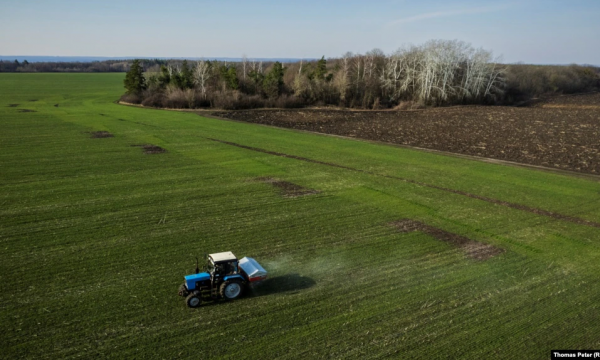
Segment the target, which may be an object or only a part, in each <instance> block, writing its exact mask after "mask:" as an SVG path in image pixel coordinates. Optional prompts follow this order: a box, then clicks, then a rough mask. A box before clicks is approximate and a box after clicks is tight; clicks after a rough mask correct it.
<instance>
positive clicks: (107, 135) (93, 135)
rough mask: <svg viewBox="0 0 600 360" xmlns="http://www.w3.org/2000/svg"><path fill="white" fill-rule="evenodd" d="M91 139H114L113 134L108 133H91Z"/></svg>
mask: <svg viewBox="0 0 600 360" xmlns="http://www.w3.org/2000/svg"><path fill="white" fill-rule="evenodd" d="M90 136H91V138H92V139H103V138H111V137H114V135H113V134H111V133H109V132H108V131H92V132H91V133H90Z"/></svg>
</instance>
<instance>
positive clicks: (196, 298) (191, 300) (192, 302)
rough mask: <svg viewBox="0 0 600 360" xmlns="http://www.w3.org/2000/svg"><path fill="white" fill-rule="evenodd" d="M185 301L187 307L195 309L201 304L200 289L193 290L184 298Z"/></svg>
mask: <svg viewBox="0 0 600 360" xmlns="http://www.w3.org/2000/svg"><path fill="white" fill-rule="evenodd" d="M185 303H186V304H187V306H188V307H191V308H192V309H195V308H197V307H199V306H200V304H202V296H201V294H200V291H194V292H192V293H191V294H189V295H188V296H187V297H186V298H185Z"/></svg>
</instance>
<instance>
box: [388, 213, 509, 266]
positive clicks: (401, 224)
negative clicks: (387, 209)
mask: <svg viewBox="0 0 600 360" xmlns="http://www.w3.org/2000/svg"><path fill="white" fill-rule="evenodd" d="M390 225H392V226H393V227H395V228H396V229H398V231H400V232H404V233H408V232H414V231H420V232H424V233H426V234H428V235H430V236H432V237H434V238H436V239H438V240H440V241H444V242H447V243H450V244H452V245H454V246H456V247H458V248H460V249H461V250H463V251H464V252H465V254H466V255H467V256H469V257H471V258H473V259H476V260H487V259H489V258H491V257H494V256H496V255H499V254H501V253H503V252H504V250H503V249H500V248H497V247H495V246H493V245H490V244H484V243H480V242H478V241H474V240H471V239H469V238H466V237H464V236H461V235H457V234H453V233H451V232H448V231H445V230H442V229H438V228H436V227H433V226H429V225H427V224H424V223H422V222H420V221H415V220H410V219H403V220H399V221H395V222H393V223H391V224H390Z"/></svg>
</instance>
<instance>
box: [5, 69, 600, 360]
mask: <svg viewBox="0 0 600 360" xmlns="http://www.w3.org/2000/svg"><path fill="white" fill-rule="evenodd" d="M123 77H124V75H123V74H0V122H1V129H2V130H1V132H0V149H1V151H0V186H1V189H2V190H1V192H0V204H1V207H0V212H1V215H0V289H1V291H0V331H1V332H2V337H1V338H0V348H1V349H2V351H1V353H0V358H6V359H16V358H38V359H40V358H42V359H55V358H76V357H80V358H97V357H104V358H115V359H123V358H133V357H135V358H140V359H142V358H166V359H174V358H185V357H189V358H199V359H208V358H218V357H224V358H238V359H243V358H255V359H259V358H260V359H270V358H276V357H280V358H307V359H309V358H352V359H355V358H379V357H392V358H407V359H408V358H428V357H431V358H449V359H454V358H471V359H475V358H482V359H483V358H503V359H514V358H528V359H544V358H549V357H550V350H551V349H572V348H577V349H586V348H592V349H593V348H596V349H598V348H600V286H598V284H599V281H598V280H599V279H600V275H599V274H600V272H599V270H600V228H598V227H595V226H591V225H589V224H588V225H586V224H582V223H576V222H573V221H567V220H559V219H556V218H553V217H552V216H547V215H543V214H542V215H539V214H535V213H532V212H530V211H524V210H521V209H518V208H514V207H513V208H511V207H508V206H503V205H502V204H498V203H493V202H489V201H483V200H481V199H476V198H472V197H468V196H465V195H464V193H469V194H474V195H477V196H480V197H486V198H490V199H496V200H500V201H504V202H509V203H513V204H520V205H524V206H527V207H529V208H536V209H542V210H544V211H549V212H553V213H556V214H561V215H565V216H571V217H576V218H578V219H582V220H587V221H588V222H589V223H590V224H591V223H592V222H593V223H598V222H600V183H599V182H598V180H594V179H593V178H581V177H574V176H568V175H560V174H555V173H550V172H544V171H538V170H530V169H526V168H520V167H511V166H504V165H495V164H489V163H483V162H479V161H472V160H465V159H460V158H456V157H449V156H442V155H436V154H431V153H427V152H421V151H416V150H409V149H402V148H397V147H393V146H386V145H378V144H372V143H368V142H361V141H353V140H346V139H341V138H335V137H328V136H324V135H315V134H309V133H303V132H296V131H290V130H283V129H275V128H270V127H264V126H257V125H251V124H244V123H237V122H229V121H222V120H215V119H209V118H203V117H200V116H198V115H196V114H193V113H181V112H171V111H161V110H150V109H141V108H133V107H126V106H122V105H118V104H116V103H115V101H116V99H118V98H119V96H120V94H121V93H122V92H123V89H122V79H123ZM9 104H18V105H15V106H9ZM55 105H57V106H55ZM24 109H26V110H33V111H35V112H23V111H22V110H24ZM91 131H109V132H110V133H112V134H114V137H112V138H100V139H94V138H91V137H90V134H89V133H88V132H91ZM210 139H216V140H220V141H224V142H230V143H236V144H240V145H243V146H247V147H253V148H260V149H264V150H266V151H270V152H276V153H279V154H289V155H293V156H295V157H285V156H278V155H276V154H272V153H268V152H261V151H257V150H256V149H248V148H243V147H240V146H234V145H231V144H227V143H223V142H218V141H214V140H210ZM136 144H154V145H158V146H161V147H163V148H165V149H166V150H167V152H166V153H163V154H155V155H146V154H144V153H143V152H142V150H141V149H140V148H139V147H135V146H131V145H136ZM300 158H303V159H300ZM306 159H311V160H314V161H307V160H306ZM319 162H321V163H319ZM325 163H329V164H325ZM331 164H336V165H339V166H331ZM344 167H348V168H351V169H347V168H344ZM357 170H364V172H361V171H357ZM259 177H271V178H276V179H279V180H285V181H289V182H292V183H294V184H298V185H301V186H304V187H306V188H310V189H314V190H318V191H319V193H318V194H314V195H306V196H301V197H296V198H290V197H284V196H282V195H281V193H280V190H279V189H277V188H274V187H273V186H271V185H269V184H267V183H264V182H261V181H257V180H256V178H259ZM401 179H407V180H409V181H404V180H401ZM411 181H413V182H411ZM415 182H419V183H415ZM436 187H437V188H436ZM441 188H445V189H451V190H457V191H458V192H462V193H456V192H452V191H447V190H444V189H441ZM400 219H413V220H417V221H420V222H423V223H425V224H428V225H429V226H433V227H437V228H439V229H443V230H444V231H447V232H451V233H454V234H458V235H462V236H465V237H468V238H469V239H472V240H474V241H479V242H481V243H485V244H491V245H494V246H496V247H498V248H501V249H503V250H504V253H502V254H501V255H498V256H495V257H493V258H491V259H488V260H486V261H480V260H475V259H472V258H469V257H468V256H466V255H465V253H464V252H463V251H462V250H461V249H460V248H457V247H456V246H453V245H452V244H450V243H447V242H443V241H440V240H438V239H436V238H434V237H432V236H430V235H428V234H427V233H423V232H410V233H402V232H399V231H397V230H396V229H395V228H393V227H391V226H390V225H389V224H390V222H393V221H397V220H400ZM229 250H231V251H233V252H234V253H235V254H236V255H238V257H242V256H251V257H254V258H256V259H257V260H258V261H259V262H260V263H261V264H262V265H263V266H264V267H265V268H266V269H267V270H268V271H269V272H270V276H271V280H270V281H271V282H270V283H269V284H268V285H267V286H266V287H265V288H263V289H259V290H257V291H256V294H254V295H251V296H246V297H244V298H243V299H240V300H237V301H233V302H228V303H218V304H207V305H206V306H204V307H202V308H200V309H196V310H193V309H189V308H187V307H186V306H185V304H184V301H183V299H182V298H180V297H178V296H177V288H178V287H179V285H180V284H181V283H182V282H183V276H184V275H186V274H189V273H191V272H192V271H193V269H194V267H195V264H194V261H195V260H194V257H195V256H202V255H203V254H204V253H211V252H219V251H229Z"/></svg>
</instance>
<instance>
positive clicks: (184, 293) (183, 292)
mask: <svg viewBox="0 0 600 360" xmlns="http://www.w3.org/2000/svg"><path fill="white" fill-rule="evenodd" d="M177 293H178V294H179V296H188V295H189V294H190V292H189V290H188V289H187V287H186V286H185V284H181V286H180V287H179V291H178V292H177Z"/></svg>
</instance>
